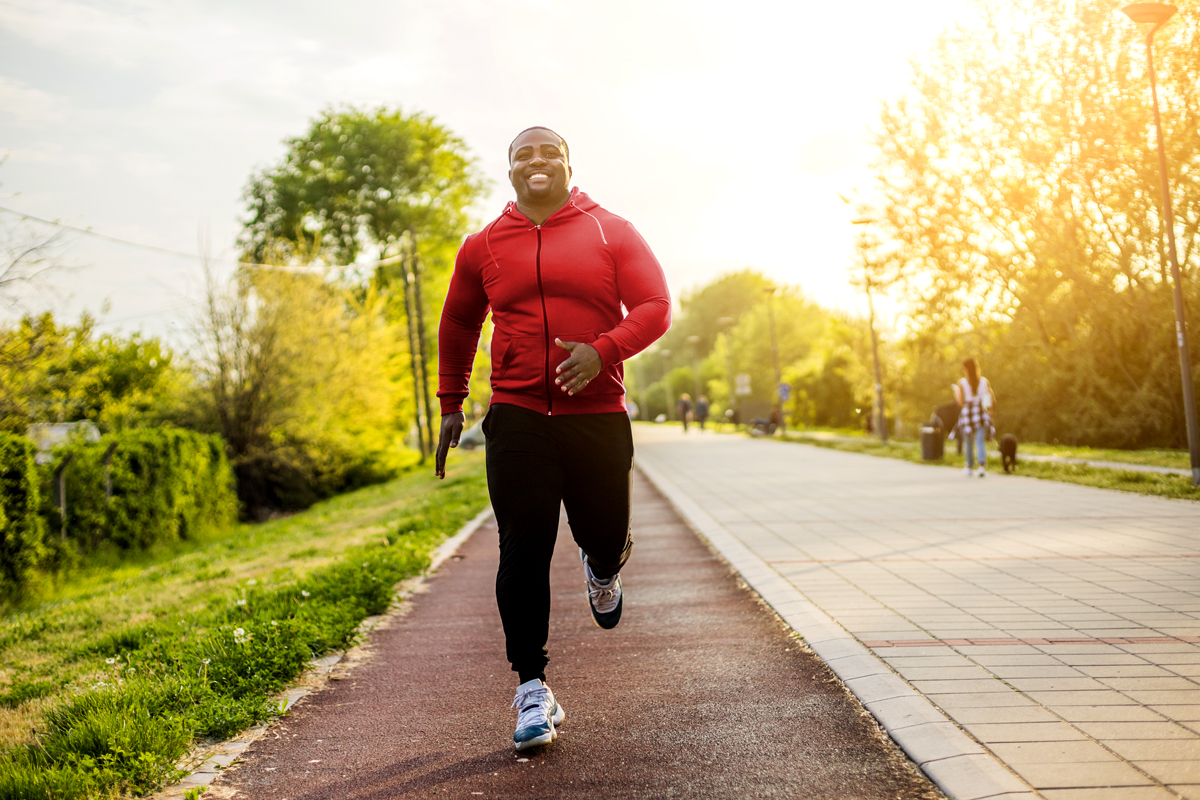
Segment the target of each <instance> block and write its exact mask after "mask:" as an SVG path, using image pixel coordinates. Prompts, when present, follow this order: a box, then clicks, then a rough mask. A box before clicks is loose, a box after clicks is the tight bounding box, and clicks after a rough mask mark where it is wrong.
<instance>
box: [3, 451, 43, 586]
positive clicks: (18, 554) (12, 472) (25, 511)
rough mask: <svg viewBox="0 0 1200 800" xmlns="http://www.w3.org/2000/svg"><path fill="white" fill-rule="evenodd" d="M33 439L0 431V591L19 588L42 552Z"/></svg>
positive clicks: (26, 579)
mask: <svg viewBox="0 0 1200 800" xmlns="http://www.w3.org/2000/svg"><path fill="white" fill-rule="evenodd" d="M34 449H35V448H34V446H33V442H31V441H29V440H28V439H26V438H24V437H21V436H14V435H12V434H10V433H3V432H0V593H3V594H14V593H17V592H19V591H20V590H21V588H22V587H23V586H24V585H25V583H26V581H28V579H29V575H30V573H31V572H32V570H33V568H34V567H35V566H37V564H38V562H39V561H40V560H41V557H42V555H43V541H44V530H45V528H44V525H43V523H42V519H41V517H40V516H39V514H38V509H39V506H40V503H41V500H40V498H39V489H38V483H39V481H38V473H37V467H36V466H35V464H34V461H33V456H34Z"/></svg>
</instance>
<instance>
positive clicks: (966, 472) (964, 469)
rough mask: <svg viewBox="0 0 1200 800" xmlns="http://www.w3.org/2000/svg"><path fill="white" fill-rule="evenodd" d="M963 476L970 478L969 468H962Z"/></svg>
mask: <svg viewBox="0 0 1200 800" xmlns="http://www.w3.org/2000/svg"><path fill="white" fill-rule="evenodd" d="M963 475H966V476H967V477H968V478H969V477H971V468H970V467H963Z"/></svg>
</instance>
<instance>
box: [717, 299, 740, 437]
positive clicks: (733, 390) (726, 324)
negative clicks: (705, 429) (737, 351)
mask: <svg viewBox="0 0 1200 800" xmlns="http://www.w3.org/2000/svg"><path fill="white" fill-rule="evenodd" d="M736 322H737V320H736V319H734V318H733V317H721V318H719V319H718V320H717V324H718V325H720V326H721V330H722V331H723V332H724V333H725V382H726V383H727V384H728V385H729V408H730V409H732V410H733V411H734V413H735V414H736V413H737V410H736V409H737V376H736V375H734V374H733V342H732V341H731V340H730V336H729V333H730V331H731V330H733V326H734V324H735V323H736Z"/></svg>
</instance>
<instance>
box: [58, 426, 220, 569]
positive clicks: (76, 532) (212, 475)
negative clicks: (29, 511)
mask: <svg viewBox="0 0 1200 800" xmlns="http://www.w3.org/2000/svg"><path fill="white" fill-rule="evenodd" d="M112 445H116V449H115V450H113V452H112V457H111V463H110V465H109V466H108V467H106V466H105V464H104V456H105V454H106V453H107V452H108V450H109V447H110V446H112ZM55 455H56V458H55V460H54V463H53V464H51V465H49V466H48V467H47V469H46V470H45V472H44V473H43V475H44V479H45V480H46V481H47V485H49V483H50V482H51V481H52V479H53V472H54V469H55V468H57V465H59V464H61V463H62V461H63V459H65V458H66V457H67V456H68V455H70V456H73V457H72V459H71V461H70V463H69V464H68V465H67V467H66V470H65V473H64V474H65V476H66V495H67V502H66V506H67V508H66V535H67V537H68V538H69V539H70V540H72V541H74V542H75V543H76V544H77V545H78V546H79V548H80V549H81V550H83V551H85V552H88V551H95V550H97V549H99V548H100V547H102V546H104V545H105V544H111V545H115V546H116V547H119V548H121V549H124V550H145V549H147V548H150V547H153V546H155V545H158V544H168V543H171V542H176V541H179V540H181V539H188V538H191V537H194V536H195V535H196V534H198V533H200V532H202V531H204V530H207V529H216V528H223V527H225V526H227V525H231V524H233V522H234V520H235V518H236V516H237V500H236V497H235V495H234V489H233V473H232V472H231V470H230V468H229V463H228V461H227V459H226V458H225V449H224V446H223V445H222V443H221V440H220V437H217V436H210V435H205V434H200V433H195V432H192V431H185V430H181V429H178V428H138V429H133V430H127V431H121V432H118V433H113V434H109V435H107V436H104V437H102V438H101V439H100V441H98V442H76V443H73V444H70V445H67V446H66V447H63V448H61V449H60V450H58V451H57V452H56V454H55ZM110 481H111V496H109V482H110ZM48 514H49V515H50V518H51V524H52V525H53V526H60V525H61V524H62V518H61V516H60V514H59V512H58V511H57V510H53V509H48Z"/></svg>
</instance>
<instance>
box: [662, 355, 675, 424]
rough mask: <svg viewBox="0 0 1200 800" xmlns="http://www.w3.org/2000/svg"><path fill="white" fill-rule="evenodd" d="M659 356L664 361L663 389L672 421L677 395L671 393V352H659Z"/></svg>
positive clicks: (668, 414) (668, 416) (669, 417)
mask: <svg viewBox="0 0 1200 800" xmlns="http://www.w3.org/2000/svg"><path fill="white" fill-rule="evenodd" d="M658 354H659V355H660V356H662V360H663V378H662V379H663V388H664V389H666V393H667V419H671V412H672V411H674V409H675V393H674V392H672V391H671V351H670V350H659V351H658Z"/></svg>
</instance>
